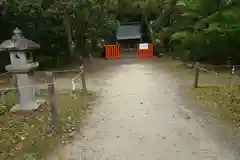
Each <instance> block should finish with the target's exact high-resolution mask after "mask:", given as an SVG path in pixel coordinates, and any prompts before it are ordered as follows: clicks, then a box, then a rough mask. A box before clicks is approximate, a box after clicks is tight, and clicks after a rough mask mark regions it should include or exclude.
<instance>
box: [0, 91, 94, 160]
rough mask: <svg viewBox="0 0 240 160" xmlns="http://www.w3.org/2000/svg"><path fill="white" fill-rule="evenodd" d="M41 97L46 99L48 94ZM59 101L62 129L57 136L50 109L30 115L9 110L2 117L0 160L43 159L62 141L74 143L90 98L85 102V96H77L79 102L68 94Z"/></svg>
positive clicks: (46, 107) (0, 117) (0, 122)
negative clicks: (52, 125) (73, 140)
mask: <svg viewBox="0 0 240 160" xmlns="http://www.w3.org/2000/svg"><path fill="white" fill-rule="evenodd" d="M40 95H41V96H43V97H45V98H46V96H47V94H46V92H45V91H44V92H42V93H41V94H40ZM56 97H57V108H58V112H59V125H60V126H61V127H60V128H61V129H60V130H59V132H57V133H54V132H52V127H51V118H50V115H49V108H48V106H47V105H45V106H42V107H40V108H39V109H38V110H36V111H31V112H16V113H10V112H8V111H9V110H8V111H7V112H5V114H3V115H1V116H0V128H1V129H0V131H1V132H0V159H6V160H8V159H26V160H33V159H41V158H42V157H43V156H44V155H45V154H46V153H48V152H49V151H51V150H53V149H54V148H55V146H56V145H57V144H58V143H61V141H63V142H64V143H70V142H71V141H72V139H73V137H74V135H75V134H76V130H77V129H78V126H79V122H81V119H82V117H83V116H84V113H85V111H83V110H85V109H87V105H86V101H88V100H90V97H91V96H87V97H86V98H83V95H82V93H76V97H77V98H76V99H72V97H71V92H70V91H65V92H64V93H60V92H58V93H57V95H56ZM1 102H2V101H1Z"/></svg>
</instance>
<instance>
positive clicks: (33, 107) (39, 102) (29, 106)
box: [10, 99, 45, 112]
mask: <svg viewBox="0 0 240 160" xmlns="http://www.w3.org/2000/svg"><path fill="white" fill-rule="evenodd" d="M44 103H45V100H44V99H39V100H36V101H34V102H30V103H28V104H26V105H25V106H24V107H22V106H20V104H16V105H14V106H13V107H12V109H11V110H10V111H11V112H16V111H32V110H37V109H38V108H39V107H40V106H41V105H43V104H44Z"/></svg>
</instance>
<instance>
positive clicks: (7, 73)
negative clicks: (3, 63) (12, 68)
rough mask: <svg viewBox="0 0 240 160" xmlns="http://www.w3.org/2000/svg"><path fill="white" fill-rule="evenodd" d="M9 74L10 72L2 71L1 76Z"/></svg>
mask: <svg viewBox="0 0 240 160" xmlns="http://www.w3.org/2000/svg"><path fill="white" fill-rule="evenodd" d="M7 74H9V72H5V73H1V74H0V77H2V76H5V75H7Z"/></svg>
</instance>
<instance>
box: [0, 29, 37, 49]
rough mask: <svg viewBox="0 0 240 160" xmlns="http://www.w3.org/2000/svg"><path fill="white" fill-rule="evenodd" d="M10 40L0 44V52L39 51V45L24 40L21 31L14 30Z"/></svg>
mask: <svg viewBox="0 0 240 160" xmlns="http://www.w3.org/2000/svg"><path fill="white" fill-rule="evenodd" d="M13 34H14V35H13V36H12V39H9V40H6V41H4V42H3V43H2V44H0V51H29V50H35V49H39V48H40V45H39V44H37V43H35V42H33V41H31V40H28V39H26V38H24V36H23V35H22V31H21V30H19V29H18V28H16V29H15V30H14V31H13Z"/></svg>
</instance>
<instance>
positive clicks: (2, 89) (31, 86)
mask: <svg viewBox="0 0 240 160" xmlns="http://www.w3.org/2000/svg"><path fill="white" fill-rule="evenodd" d="M50 84H55V83H40V84H35V85H29V86H19V87H6V88H0V91H7V90H18V89H23V88H37V87H40V86H43V85H50Z"/></svg>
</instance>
